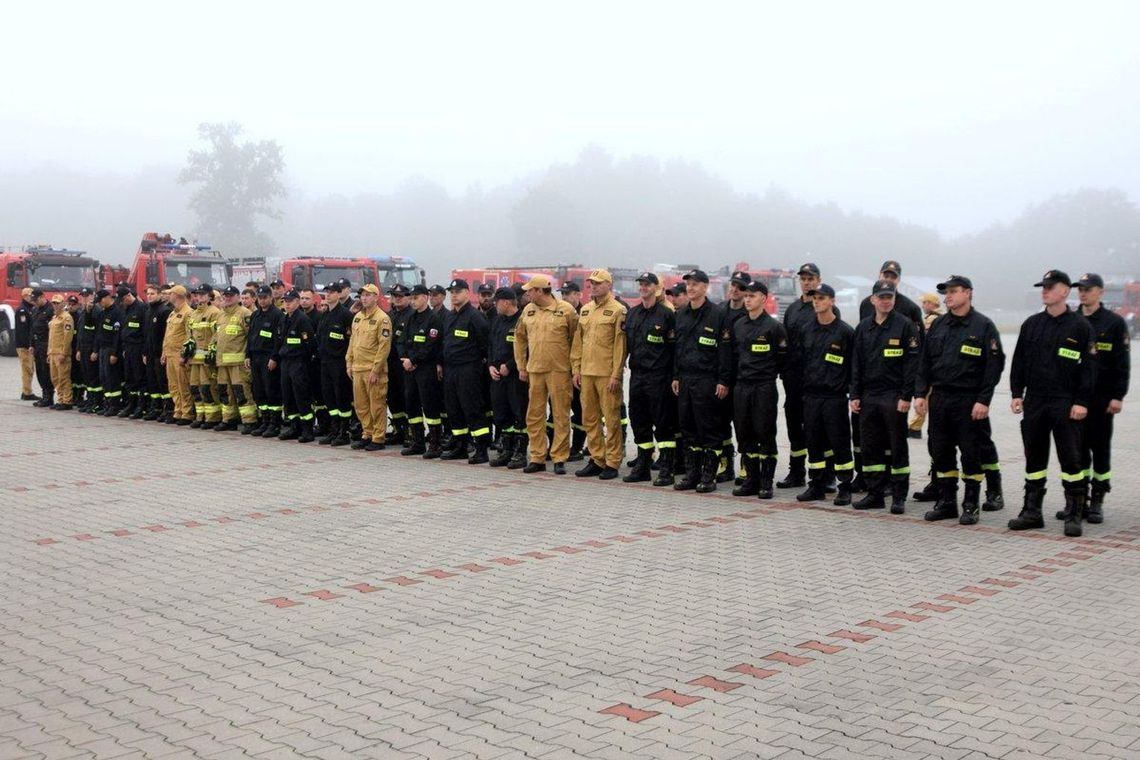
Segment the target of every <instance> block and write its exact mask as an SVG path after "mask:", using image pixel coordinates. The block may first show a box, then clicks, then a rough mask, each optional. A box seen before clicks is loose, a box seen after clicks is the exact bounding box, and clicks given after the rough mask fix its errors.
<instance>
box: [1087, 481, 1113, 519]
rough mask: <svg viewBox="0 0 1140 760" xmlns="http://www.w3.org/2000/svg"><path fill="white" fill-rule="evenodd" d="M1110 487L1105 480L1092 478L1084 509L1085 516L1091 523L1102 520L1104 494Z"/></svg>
mask: <svg viewBox="0 0 1140 760" xmlns="http://www.w3.org/2000/svg"><path fill="white" fill-rule="evenodd" d="M1110 490H1112V489H1111V487H1109V485H1108V481H1106V480H1094V481H1093V484H1092V495H1091V497H1090V498H1089V506H1088V508H1087V509H1086V510H1085V518H1086V519H1087V520H1088V521H1089V522H1090V523H1092V524H1093V525H1100V524H1101V523H1102V522H1104V495H1105V494H1106V493H1108V492H1109V491H1110Z"/></svg>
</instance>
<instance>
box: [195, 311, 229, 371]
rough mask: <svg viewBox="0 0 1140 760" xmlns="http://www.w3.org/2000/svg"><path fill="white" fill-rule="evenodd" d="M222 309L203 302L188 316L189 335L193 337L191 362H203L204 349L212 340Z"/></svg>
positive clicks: (204, 358) (204, 359)
mask: <svg viewBox="0 0 1140 760" xmlns="http://www.w3.org/2000/svg"><path fill="white" fill-rule="evenodd" d="M221 315H222V310H221V309H219V308H218V307H217V306H214V305H213V304H203V305H202V306H199V307H198V308H197V309H194V314H193V316H192V317H191V318H190V337H191V338H193V339H194V358H192V359H191V360H190V363H191V364H204V363H205V361H206V349H207V348H209V347H210V344H211V343H213V342H214V333H215V332H216V331H217V328H218V317H220V316H221Z"/></svg>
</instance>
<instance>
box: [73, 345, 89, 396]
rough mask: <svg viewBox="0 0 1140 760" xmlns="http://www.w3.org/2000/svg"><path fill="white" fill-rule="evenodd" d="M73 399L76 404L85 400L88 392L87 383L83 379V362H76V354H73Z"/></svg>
mask: <svg viewBox="0 0 1140 760" xmlns="http://www.w3.org/2000/svg"><path fill="white" fill-rule="evenodd" d="M71 359H72V361H71V397H72V398H73V399H75V400H76V403H78V402H79V400H81V399H82V398H83V392H84V391H86V390H87V381H86V380H84V379H83V362H82V361H76V360H75V352H74V351H73V352H72V354H71Z"/></svg>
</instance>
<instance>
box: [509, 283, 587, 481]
mask: <svg viewBox="0 0 1140 760" xmlns="http://www.w3.org/2000/svg"><path fill="white" fill-rule="evenodd" d="M523 290H524V291H526V292H527V293H529V294H530V296H531V302H530V303H529V304H527V307H526V308H525V309H523V313H522V316H521V317H520V318H519V321H518V325H517V326H516V327H515V364H517V365H518V367H519V380H522V381H523V382H524V383H529V388H530V392H529V398H528V400H527V411H526V429H527V435H528V436H529V437H530V464H528V465H527V466H526V467H524V468H523V472H525V473H528V474H529V473H534V472H543V471H545V470H546V451H547V445H546V404H547V401H549V402H550V406H551V408H552V409H553V412H554V442H553V444H552V445H551V447H550V458H551V459H552V460H554V474H555V475H564V474H565V473H566V460H567V459H568V458H569V457H570V399H571V397H572V396H573V391H572V388H571V385H570V347H571V345H572V344H573V341H574V333H575V331H576V330H577V328H578V314H577V313H576V312H575V311H574V307H572V306H571V305H570V304H568V303H566V302H564V301H559V300H558V299H556V298H555V297H554V294H553V291H552V286H551V283H550V278H549V277H547V276H546V275H541V274H540V275H535V276H534V277H532V278H531V279H530V280H529V281H528V282H527V283H526V285H523Z"/></svg>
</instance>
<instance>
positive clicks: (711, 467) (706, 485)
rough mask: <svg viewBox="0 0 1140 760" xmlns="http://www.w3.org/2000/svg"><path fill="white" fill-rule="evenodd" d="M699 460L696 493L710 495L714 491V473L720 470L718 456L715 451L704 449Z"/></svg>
mask: <svg viewBox="0 0 1140 760" xmlns="http://www.w3.org/2000/svg"><path fill="white" fill-rule="evenodd" d="M702 453H703V454H704V457H703V459H702V460H701V475H700V477H701V479H700V482H698V483H697V489H696V490H697V493H712V492H713V491H715V490H716V473H717V470H719V469H720V454H718V453H716V449H705V450H704V452H702Z"/></svg>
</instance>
